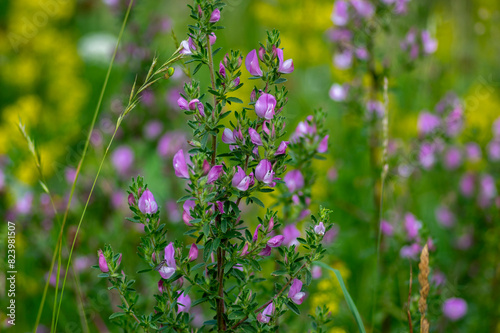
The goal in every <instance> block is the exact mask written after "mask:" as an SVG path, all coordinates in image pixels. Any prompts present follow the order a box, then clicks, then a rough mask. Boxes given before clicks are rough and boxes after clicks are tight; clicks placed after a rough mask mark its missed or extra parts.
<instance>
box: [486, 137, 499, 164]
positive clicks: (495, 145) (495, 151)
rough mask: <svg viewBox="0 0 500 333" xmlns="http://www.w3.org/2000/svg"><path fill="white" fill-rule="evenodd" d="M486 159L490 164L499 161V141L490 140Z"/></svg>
mask: <svg viewBox="0 0 500 333" xmlns="http://www.w3.org/2000/svg"><path fill="white" fill-rule="evenodd" d="M488 157H489V158H490V160H491V161H492V162H497V161H500V140H492V141H491V142H490V143H489V144H488Z"/></svg>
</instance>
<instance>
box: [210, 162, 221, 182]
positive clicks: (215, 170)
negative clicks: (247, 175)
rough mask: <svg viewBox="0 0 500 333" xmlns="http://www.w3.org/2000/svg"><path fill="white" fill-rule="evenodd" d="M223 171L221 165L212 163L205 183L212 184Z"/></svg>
mask: <svg viewBox="0 0 500 333" xmlns="http://www.w3.org/2000/svg"><path fill="white" fill-rule="evenodd" d="M222 171H223V167H222V165H214V166H213V167H212V169H210V172H209V173H208V176H207V184H212V183H213V182H215V181H216V180H217V179H219V177H220V175H221V173H222Z"/></svg>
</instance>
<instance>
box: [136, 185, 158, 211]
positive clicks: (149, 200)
mask: <svg viewBox="0 0 500 333" xmlns="http://www.w3.org/2000/svg"><path fill="white" fill-rule="evenodd" d="M139 210H140V211H141V212H142V213H143V214H154V213H156V212H157V211H158V204H157V203H156V201H155V197H154V196H153V193H151V191H150V190H149V189H146V190H145V191H144V192H143V193H142V195H141V197H140V198H139Z"/></svg>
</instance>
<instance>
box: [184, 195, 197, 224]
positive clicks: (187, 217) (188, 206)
mask: <svg viewBox="0 0 500 333" xmlns="http://www.w3.org/2000/svg"><path fill="white" fill-rule="evenodd" d="M195 206H196V202H194V201H193V200H186V201H184V204H183V205H182V208H183V209H184V212H183V213H182V221H183V222H184V223H185V224H186V225H187V226H189V227H190V226H192V224H191V223H190V221H191V220H193V217H192V216H191V210H193V209H194V207H195Z"/></svg>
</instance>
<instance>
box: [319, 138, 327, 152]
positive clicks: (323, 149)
mask: <svg viewBox="0 0 500 333" xmlns="http://www.w3.org/2000/svg"><path fill="white" fill-rule="evenodd" d="M328 137H329V135H328V134H327V135H325V137H324V138H323V139H322V140H321V141H320V143H319V146H318V153H326V151H327V150H328Z"/></svg>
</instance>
